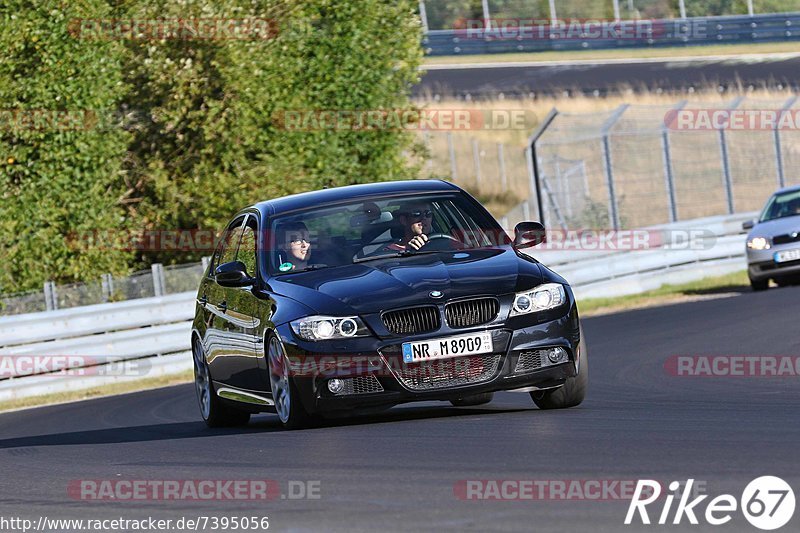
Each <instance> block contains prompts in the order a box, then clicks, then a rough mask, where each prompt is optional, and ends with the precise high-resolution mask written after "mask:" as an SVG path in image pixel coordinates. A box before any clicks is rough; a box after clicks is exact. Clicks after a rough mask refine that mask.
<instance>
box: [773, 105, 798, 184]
mask: <svg viewBox="0 0 800 533" xmlns="http://www.w3.org/2000/svg"><path fill="white" fill-rule="evenodd" d="M796 101H797V97H796V96H792V97H791V98H789V100H787V101H786V103H785V104H783V108H782V109H781V112H780V114H779V115H778V120H776V121H775V129H774V130H773V131H772V135H773V136H774V137H775V168H776V169H777V171H778V187H780V188H783V187H786V176H785V175H784V170H783V148H782V146H781V145H782V143H781V129H780V122H781V118H783V115H784V113H786V112H787V111H788V110H789V109H790V108H791V107H792V106H793V105H794V103H795V102H796Z"/></svg>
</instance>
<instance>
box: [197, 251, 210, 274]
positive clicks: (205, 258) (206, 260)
mask: <svg viewBox="0 0 800 533" xmlns="http://www.w3.org/2000/svg"><path fill="white" fill-rule="evenodd" d="M210 262H211V257H209V256H207V255H204V256H203V257H202V258H201V259H200V264H201V265H203V272H205V271H206V270H208V264H209V263H210Z"/></svg>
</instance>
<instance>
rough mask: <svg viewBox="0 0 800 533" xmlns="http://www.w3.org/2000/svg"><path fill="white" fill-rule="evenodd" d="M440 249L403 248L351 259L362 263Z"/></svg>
mask: <svg viewBox="0 0 800 533" xmlns="http://www.w3.org/2000/svg"><path fill="white" fill-rule="evenodd" d="M441 251H442V250H418V251H416V252H414V251H410V250H403V251H401V252H390V253H388V254H380V255H368V256H366V257H358V258H356V259H353V264H355V263H363V262H364V261H375V260H377V259H390V258H392V257H411V256H412V255H424V254H438V253H439V252H441Z"/></svg>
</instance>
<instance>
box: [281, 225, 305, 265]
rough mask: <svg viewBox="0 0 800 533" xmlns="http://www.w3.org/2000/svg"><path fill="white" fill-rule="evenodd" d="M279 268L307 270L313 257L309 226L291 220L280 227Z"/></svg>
mask: <svg viewBox="0 0 800 533" xmlns="http://www.w3.org/2000/svg"><path fill="white" fill-rule="evenodd" d="M275 242H276V244H277V248H278V270H280V271H281V272H288V271H290V270H305V269H306V267H307V266H308V260H309V259H310V258H311V240H310V237H309V232H308V228H307V227H306V225H305V224H303V223H302V222H290V223H288V224H284V225H282V226H279V227H278V231H277V235H276V241H275Z"/></svg>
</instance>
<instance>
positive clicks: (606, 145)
mask: <svg viewBox="0 0 800 533" xmlns="http://www.w3.org/2000/svg"><path fill="white" fill-rule="evenodd" d="M627 109H628V104H622V105H621V106H619V107H618V108H617V109H616V110H615V111H614V112H613V113H612V114H611V116H610V117H609V118H608V120H606V122H605V123H604V124H603V127H602V129H601V131H602V133H603V162H604V163H605V165H604V166H605V174H606V185H607V187H608V219H609V222H610V223H611V228H612V229H614V230H615V231H616V230H618V229H619V227H620V222H619V221H620V218H619V206H618V205H617V193H616V191H615V190H614V165H613V163H612V160H611V142H610V134H609V131H610V130H611V128H612V127H614V124H616V122H617V120H619V118H620V117H621V116H622V114H623V113H625V111H626V110H627Z"/></svg>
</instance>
